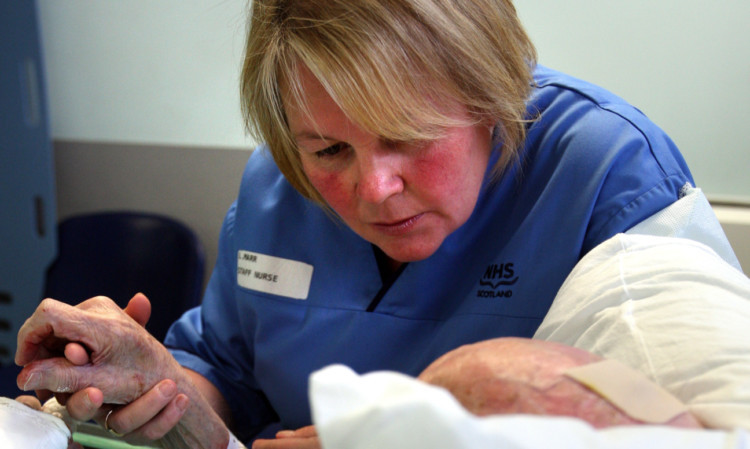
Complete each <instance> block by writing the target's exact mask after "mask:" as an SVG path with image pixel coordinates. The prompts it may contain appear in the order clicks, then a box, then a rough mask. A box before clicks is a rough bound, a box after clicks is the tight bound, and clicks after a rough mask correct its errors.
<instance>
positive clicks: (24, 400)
mask: <svg viewBox="0 0 750 449" xmlns="http://www.w3.org/2000/svg"><path fill="white" fill-rule="evenodd" d="M16 401H18V402H20V403H21V404H24V405H26V406H28V407H31V408H33V409H34V410H41V409H42V403H41V402H39V399H37V398H36V397H34V396H31V395H28V394H25V395H23V396H18V397H17V398H16Z"/></svg>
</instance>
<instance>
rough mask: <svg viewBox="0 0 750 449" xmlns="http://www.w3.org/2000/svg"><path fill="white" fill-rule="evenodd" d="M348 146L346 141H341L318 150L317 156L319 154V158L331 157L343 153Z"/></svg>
mask: <svg viewBox="0 0 750 449" xmlns="http://www.w3.org/2000/svg"><path fill="white" fill-rule="evenodd" d="M346 147H347V145H346V144H345V143H341V142H339V143H337V144H334V145H331V146H330V147H326V148H323V149H322V150H320V151H316V152H315V156H317V157H318V158H319V159H323V158H331V157H334V156H336V155H337V154H339V153H341V152H342V151H343V150H345V149H346Z"/></svg>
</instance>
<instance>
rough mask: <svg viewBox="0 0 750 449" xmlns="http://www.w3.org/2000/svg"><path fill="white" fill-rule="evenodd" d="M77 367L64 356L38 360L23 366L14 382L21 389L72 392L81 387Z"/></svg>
mask: <svg viewBox="0 0 750 449" xmlns="http://www.w3.org/2000/svg"><path fill="white" fill-rule="evenodd" d="M77 368H78V367H76V366H75V365H73V364H72V363H70V362H69V361H68V360H66V359H65V358H64V357H54V358H50V359H43V360H38V361H35V362H32V363H29V364H28V365H26V366H24V368H23V369H22V370H21V372H20V373H19V374H18V377H17V378H16V384H17V385H18V388H19V389H21V390H23V391H31V390H48V391H51V392H54V393H72V392H74V391H78V390H80V389H81V386H80V385H78V381H79V376H78V374H77Z"/></svg>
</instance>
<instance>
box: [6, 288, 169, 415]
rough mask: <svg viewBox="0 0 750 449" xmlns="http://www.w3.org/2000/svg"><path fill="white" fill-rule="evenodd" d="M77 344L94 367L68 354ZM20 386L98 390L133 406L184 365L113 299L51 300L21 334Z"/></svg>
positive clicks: (111, 400)
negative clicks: (74, 303) (76, 361)
mask: <svg viewBox="0 0 750 449" xmlns="http://www.w3.org/2000/svg"><path fill="white" fill-rule="evenodd" d="M70 342H76V343H78V344H80V345H82V347H83V348H85V349H86V351H88V354H89V363H86V364H83V365H80V366H79V365H76V364H73V363H71V362H70V361H69V360H68V359H66V358H65V357H64V356H63V354H64V351H65V350H66V345H67V344H68V343H70ZM68 348H69V347H68ZM16 364H18V365H20V366H23V367H24V368H23V370H22V371H21V373H20V374H19V375H18V378H17V382H18V386H19V388H21V389H23V390H25V391H29V390H49V391H52V392H55V393H73V392H77V391H80V390H82V389H84V388H87V387H91V386H95V387H96V388H98V389H99V390H101V392H102V393H103V395H104V397H103V402H105V403H110V404H127V403H130V402H132V401H133V400H135V399H137V398H138V397H140V396H141V395H142V394H143V393H144V392H146V391H147V390H149V389H150V388H151V387H153V386H154V385H155V384H156V383H157V382H159V381H160V380H162V379H168V378H174V377H173V376H175V375H176V373H177V372H179V370H180V367H179V365H178V364H177V362H176V361H175V360H174V359H173V358H172V357H171V355H170V354H169V352H168V351H167V350H166V348H164V346H162V345H161V343H159V342H158V341H157V340H156V339H154V338H153V337H152V336H151V335H150V334H149V333H148V332H147V331H146V330H145V329H144V328H143V327H142V326H141V324H139V323H138V322H136V321H135V320H134V319H133V318H131V317H130V316H129V315H128V314H126V313H125V312H124V311H123V310H122V309H121V308H120V307H118V306H117V304H115V303H114V302H113V301H112V300H110V299H109V298H105V297H95V298H91V299H89V300H87V301H84V302H82V303H81V304H79V305H77V306H70V305H67V304H64V303H61V302H58V301H54V300H51V299H45V300H44V301H42V303H41V304H40V305H39V307H38V308H37V310H36V311H35V312H34V314H33V315H32V316H31V317H30V318H29V319H28V320H27V321H26V323H24V325H23V326H22V327H21V330H20V331H19V333H18V349H17V352H16Z"/></svg>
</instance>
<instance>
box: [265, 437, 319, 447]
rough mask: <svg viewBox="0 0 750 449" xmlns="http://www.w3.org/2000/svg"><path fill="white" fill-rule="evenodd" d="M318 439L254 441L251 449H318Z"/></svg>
mask: <svg viewBox="0 0 750 449" xmlns="http://www.w3.org/2000/svg"><path fill="white" fill-rule="evenodd" d="M320 448H321V445H320V439H319V438H318V437H310V438H280V439H279V438H277V439H275V440H255V441H254V442H253V446H252V449H320Z"/></svg>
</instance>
